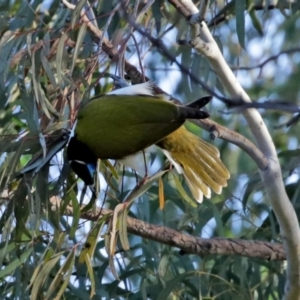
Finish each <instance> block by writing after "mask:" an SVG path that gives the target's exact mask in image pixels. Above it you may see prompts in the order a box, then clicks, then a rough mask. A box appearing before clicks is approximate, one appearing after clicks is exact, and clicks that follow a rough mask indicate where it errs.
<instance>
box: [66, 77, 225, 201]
mask: <svg viewBox="0 0 300 300" xmlns="http://www.w3.org/2000/svg"><path fill="white" fill-rule="evenodd" d="M210 99H211V98H210V97H204V98H201V99H199V100H198V101H195V102H193V103H191V104H189V105H186V106H181V105H176V104H173V103H172V102H169V101H166V100H164V99H162V98H161V97H158V96H154V95H153V92H152V83H151V82H146V83H143V84H137V85H133V86H128V87H125V88H121V89H118V90H115V91H113V92H111V93H108V94H105V95H103V96H100V97H95V98H93V99H91V100H90V101H89V102H88V103H87V104H85V105H84V106H83V107H81V108H80V109H79V112H78V116H77V121H76V124H75V125H74V128H73V136H72V137H71V139H70V141H69V145H68V149H67V155H68V159H69V161H70V164H71V167H72V168H73V170H74V172H75V173H76V174H77V175H78V176H79V177H80V178H81V179H82V180H83V181H84V182H85V183H86V184H87V185H90V186H91V185H93V183H94V173H95V171H96V165H97V159H115V160H122V161H124V159H126V157H129V156H131V155H133V154H136V153H138V152H140V151H142V150H145V149H146V148H147V147H149V146H151V145H153V144H156V145H157V146H158V147H160V148H161V149H162V151H163V153H164V154H165V155H166V156H167V158H168V159H169V160H170V161H171V163H172V164H173V165H174V166H175V168H176V170H177V171H178V173H180V174H183V175H184V178H185V179H186V182H187V184H188V186H189V188H190V191H191V192H192V194H193V196H194V197H195V199H196V200H197V201H198V202H202V200H203V195H204V196H205V197H207V198H210V197H211V189H212V190H213V191H215V192H216V193H218V194H220V193H221V191H222V187H225V186H226V185H227V180H228V179H229V177H230V174H229V172H228V170H227V168H226V167H225V165H224V164H223V163H222V161H221V159H220V154H219V151H218V149H217V148H215V147H214V146H212V145H210V144H208V143H207V142H205V141H203V140H201V139H200V138H199V137H197V136H196V135H194V134H192V133H190V132H189V131H188V130H187V129H186V128H185V127H184V126H183V124H184V122H185V121H186V120H187V119H203V118H207V117H209V114H208V113H207V112H205V111H201V110H200V108H201V107H203V106H204V105H206V104H207V103H208V102H209V101H210Z"/></svg>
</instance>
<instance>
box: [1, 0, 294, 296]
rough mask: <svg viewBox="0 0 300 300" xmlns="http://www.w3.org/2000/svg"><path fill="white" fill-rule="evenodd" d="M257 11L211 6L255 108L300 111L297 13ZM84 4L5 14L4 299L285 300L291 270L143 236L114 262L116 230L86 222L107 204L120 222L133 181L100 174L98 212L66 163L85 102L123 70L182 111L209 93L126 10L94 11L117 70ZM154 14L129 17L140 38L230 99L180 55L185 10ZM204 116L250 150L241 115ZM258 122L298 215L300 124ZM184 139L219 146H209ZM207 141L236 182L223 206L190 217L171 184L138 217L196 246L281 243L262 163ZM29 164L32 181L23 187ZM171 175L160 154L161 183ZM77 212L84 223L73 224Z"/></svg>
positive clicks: (218, 200)
mask: <svg viewBox="0 0 300 300" xmlns="http://www.w3.org/2000/svg"><path fill="white" fill-rule="evenodd" d="M254 2H255V1H236V2H235V1H232V2H227V1H210V6H209V13H208V14H207V20H208V21H210V22H209V25H210V29H211V30H212V32H213V34H214V37H215V39H216V40H217V41H218V43H219V45H220V47H221V49H222V51H223V54H224V56H225V58H226V61H227V62H228V63H229V64H230V66H231V67H232V68H233V69H234V70H235V72H236V75H237V78H238V79H239V80H240V81H241V83H242V84H243V86H244V87H245V88H246V90H247V92H248V93H249V95H250V96H251V98H252V99H253V100H255V101H260V102H262V101H266V100H271V101H272V103H275V104H276V103H278V102H285V103H287V102H288V103H291V104H295V105H297V98H298V96H299V91H300V86H299V63H300V48H299V47H300V45H299V38H298V32H299V26H300V22H299V4H297V3H294V4H290V5H287V2H286V1H278V2H279V4H278V6H279V7H280V9H279V8H277V7H273V6H272V5H269V7H267V6H260V5H259V1H257V2H255V3H254ZM84 5H87V1H79V2H78V4H77V8H76V9H75V10H74V11H72V10H70V9H68V8H67V7H65V6H64V5H63V4H62V3H61V1H56V0H54V1H42V2H41V1H34V0H33V1H29V2H28V1H0V23H1V27H0V30H1V31H0V34H1V36H0V37H1V39H0V133H1V140H0V151H1V160H0V187H1V195H2V196H1V213H0V227H1V244H0V252H1V255H0V264H1V266H2V267H1V270H0V278H1V281H0V295H1V299H17V298H20V299H52V298H53V297H54V296H55V295H56V297H57V298H59V297H60V296H61V297H64V298H65V299H89V298H90V296H91V297H93V299H100V297H103V298H107V299H109V298H111V299H112V298H118V299H167V298H168V297H170V299H171V298H172V299H196V298H199V299H242V298H243V299H280V298H281V296H282V294H283V287H284V280H285V269H284V264H282V263H281V262H274V261H264V260H258V259H255V260H254V259H249V258H246V257H224V256H219V257H218V256H214V257H197V256H195V255H187V254H184V253H182V252H181V251H180V250H179V249H174V248H171V247H169V246H166V245H162V244H159V243H157V242H153V241H151V240H147V239H143V238H141V237H138V236H134V235H129V236H128V239H129V245H130V250H128V251H123V250H122V247H121V245H120V244H118V245H117V249H116V254H115V255H114V256H113V258H112V259H111V260H109V259H108V254H107V252H106V251H105V239H104V238H105V237H106V241H107V234H105V232H106V230H107V225H106V224H105V221H106V219H103V218H101V219H99V220H98V221H95V222H92V221H87V220H83V219H80V215H79V213H80V211H79V204H81V203H86V204H87V203H89V204H90V206H91V207H95V206H97V207H101V206H102V205H103V202H104V200H105V204H104V206H105V207H106V208H109V209H114V208H115V207H116V206H117V205H118V204H120V203H121V202H122V201H123V200H124V199H125V198H126V197H128V195H130V192H131V190H132V189H133V188H134V187H135V185H136V181H137V179H136V175H135V174H134V173H133V172H131V170H125V172H123V170H122V168H119V167H118V166H117V170H118V174H119V177H118V179H116V178H115V177H111V176H110V172H109V171H110V170H109V168H108V167H107V165H102V164H101V165H100V168H101V171H103V172H102V174H103V176H104V178H106V179H107V181H108V182H109V185H108V187H106V185H105V183H104V180H103V179H101V180H100V187H99V188H100V190H101V192H100V197H99V199H98V200H97V201H95V202H94V203H91V202H90V198H91V195H90V193H89V191H88V190H86V189H85V188H83V184H82V182H80V181H77V179H76V178H75V176H74V174H73V173H72V172H71V171H70V168H69V166H68V163H67V161H66V160H65V159H64V150H61V151H59V150H60V149H61V148H62V147H63V145H64V143H65V138H66V136H65V135H63V134H64V132H63V131H62V130H64V129H69V128H70V127H71V124H72V123H73V121H74V118H75V116H76V110H77V108H78V106H79V104H80V102H81V101H86V100H87V99H88V98H89V97H90V96H92V95H97V94H101V93H104V92H105V91H108V90H109V89H110V88H111V87H112V81H111V79H109V78H108V77H105V76H104V73H105V72H106V71H109V72H111V73H113V74H117V75H120V74H121V75H122V70H123V67H124V65H123V62H124V60H123V59H126V60H127V61H129V62H130V63H131V64H132V65H135V66H137V67H138V69H139V70H140V71H142V72H143V73H144V74H145V75H146V76H147V77H149V78H151V80H153V81H154V82H155V83H157V85H158V86H159V87H160V88H161V89H162V90H163V91H165V92H167V93H170V94H172V95H173V96H174V97H176V98H178V99H180V100H181V101H182V102H189V101H193V100H196V99H198V98H200V97H201V96H202V95H204V94H205V92H204V91H203V90H202V89H201V87H200V86H199V85H198V84H196V83H194V82H193V81H191V79H190V78H189V76H187V75H184V74H181V72H180V70H179V69H178V68H177V67H176V66H175V64H173V63H172V62H171V61H170V59H168V58H166V57H165V56H163V55H162V54H161V52H160V51H159V49H157V48H156V47H154V46H152V44H151V43H150V42H149V41H148V39H147V38H146V37H145V36H141V35H140V34H138V33H136V32H135V31H134V30H133V28H131V26H129V24H128V22H127V21H126V19H125V18H124V17H123V16H122V13H121V6H120V2H119V1H94V2H92V4H91V5H90V6H89V10H88V11H87V15H88V16H93V14H94V15H95V19H93V23H94V24H95V25H97V26H98V27H99V28H100V29H101V30H103V31H104V32H105V37H106V38H108V39H109V40H111V41H112V44H113V45H114V47H115V49H118V51H119V60H117V59H111V58H110V57H108V56H107V54H105V52H104V51H103V48H102V47H100V45H101V41H100V42H99V41H95V37H94V36H93V34H92V33H91V32H90V31H89V29H88V28H87V26H86V25H85V24H83V23H82V22H81V18H80V14H79V12H80V9H81V8H82V7H83V6H84ZM146 5H147V3H145V2H144V1H140V3H139V2H138V1H137V2H135V1H129V3H128V6H127V12H128V13H129V14H132V15H136V14H137V17H136V22H137V23H138V24H139V25H140V26H141V28H143V29H145V30H147V32H148V33H150V34H151V35H152V36H154V37H157V38H160V39H161V40H162V41H163V42H164V44H165V46H166V47H167V49H168V51H169V52H170V53H171V54H172V56H173V57H174V58H176V59H177V60H179V61H180V62H181V64H182V65H183V66H185V67H187V68H189V70H190V72H191V73H193V74H195V75H196V76H197V77H199V78H201V79H202V80H203V81H205V82H206V83H207V84H208V85H209V86H210V87H211V88H212V89H215V90H217V91H219V92H220V93H221V94H224V95H225V96H226V94H225V91H223V89H222V87H221V85H220V83H219V82H218V80H217V78H216V76H215V75H214V73H213V72H211V69H210V67H209V65H208V63H207V62H206V60H205V59H204V58H203V57H201V56H199V55H198V54H196V53H195V52H194V51H193V50H192V49H190V48H187V47H184V46H179V45H178V44H177V42H176V41H177V40H179V39H182V38H184V37H185V36H186V34H187V30H188V25H187V23H186V21H185V20H184V19H183V18H182V17H181V16H180V15H179V13H178V12H177V11H176V9H175V8H174V7H173V6H172V5H171V4H170V3H169V2H168V1H162V0H160V1H154V2H151V3H150V2H148V7H147V6H146ZM280 5H281V6H280ZM145 7H146V8H147V9H144V8H145ZM245 7H246V9H245ZM269 58H270V59H269ZM266 59H269V60H268V61H266ZM274 107H275V108H276V106H274ZM208 109H209V111H210V112H211V115H212V119H213V120H214V121H216V122H218V123H219V124H222V125H224V126H226V127H228V128H230V129H232V130H235V131H237V132H239V133H241V134H242V135H244V136H246V137H247V138H250V139H251V136H250V134H249V131H248V128H247V126H246V123H245V121H244V120H243V118H242V117H241V116H240V114H239V112H236V111H231V110H229V111H228V110H227V108H226V106H224V105H223V104H222V103H221V102H220V101H218V100H217V99H214V101H213V103H212V104H210V105H209V107H208ZM261 113H262V115H263V117H264V120H265V122H266V124H267V126H268V128H269V130H270V131H271V135H272V137H273V139H274V142H275V145H276V147H277V151H278V153H279V156H280V159H281V162H282V170H283V175H284V178H285V180H286V189H287V192H288V194H289V197H290V199H291V201H292V203H293V204H294V206H295V209H296V211H297V213H299V204H298V203H297V199H298V195H299V186H300V185H299V176H298V165H299V149H298V137H297V136H298V134H297V133H298V132H297V127H298V125H297V124H295V125H294V126H292V127H289V128H287V127H286V126H285V124H286V122H288V121H289V120H290V118H291V114H290V113H289V114H287V113H285V112H283V111H281V110H276V109H275V110H261ZM188 126H189V129H190V130H191V131H193V132H194V133H196V134H198V135H200V136H202V137H203V138H205V139H206V140H209V135H208V133H206V132H202V131H201V130H200V129H199V128H198V127H197V126H195V125H192V124H189V125H188ZM210 142H211V143H214V144H215V145H216V146H217V147H218V148H219V149H220V152H221V156H222V158H223V161H224V162H225V164H226V165H227V166H228V168H229V169H230V172H231V174H232V178H231V179H230V181H229V186H228V187H227V188H226V189H224V191H223V193H222V195H220V196H218V195H213V197H212V199H211V200H209V201H208V200H205V201H204V202H203V204H201V205H191V203H190V202H188V201H187V200H188V199H189V196H186V195H184V194H183V193H182V192H181V193H180V186H179V185H181V184H182V185H183V186H184V182H181V183H178V182H177V183H176V179H174V176H173V174H172V172H171V173H168V174H165V175H163V176H162V179H163V186H164V200H165V208H164V210H160V209H159V199H158V195H159V188H158V186H159V185H158V182H157V181H154V183H153V184H152V185H151V186H149V189H148V190H147V191H145V190H142V192H143V193H142V195H141V196H139V197H138V198H137V199H135V201H134V203H133V205H132V206H131V208H130V212H129V214H130V215H131V216H133V217H136V218H138V219H141V220H144V221H146V222H149V223H154V224H160V225H163V226H167V227H171V228H174V229H176V230H180V231H185V232H187V233H189V234H191V235H195V236H199V237H228V238H233V237H235V238H244V239H256V240H268V241H280V240H281V237H280V235H279V230H278V224H277V222H276V219H275V217H274V215H273V213H272V210H271V207H270V205H269V203H268V202H267V201H266V199H265V195H264V190H263V187H262V184H261V181H260V177H259V176H258V172H257V167H256V165H255V163H254V162H253V161H252V160H251V158H250V157H249V156H248V155H247V154H245V153H244V152H243V151H242V150H241V149H239V148H237V147H236V146H234V145H231V144H228V143H227V142H224V141H221V140H216V141H210ZM50 150H51V151H53V152H51V151H50ZM49 151H50V154H49ZM53 153H57V154H56V155H54V156H53V158H52V159H51V161H50V162H47V159H45V158H49V157H50V156H51V154H53ZM28 162H29V166H31V168H30V169H28V170H26V171H28V172H27V174H26V175H25V176H23V177H18V175H19V172H20V170H22V168H23V167H24V166H25V165H26V164H27V163H28ZM163 165H164V159H163V157H162V155H161V154H160V153H158V154H157V155H155V157H154V158H153V162H152V166H151V168H150V170H151V172H152V174H153V173H154V172H155V171H157V170H158V169H159V168H160V167H162V166H163ZM53 197H58V198H59V199H60V200H61V201H62V202H61V207H60V208H58V209H53V207H52V204H51V203H50V202H49V199H53ZM70 202H71V203H72V206H73V209H74V217H67V216H65V215H64V208H65V207H66V206H67V204H68V203H70ZM120 222H121V221H120ZM86 241H88V244H87V243H86ZM87 245H89V247H90V248H89V247H88V249H87ZM93 250H94V252H93ZM87 254H88V255H87ZM92 254H93V255H92ZM114 268H115V273H116V274H117V276H118V278H116V277H115V276H114V275H113V273H114V272H113V269H114ZM116 274H115V275H116Z"/></svg>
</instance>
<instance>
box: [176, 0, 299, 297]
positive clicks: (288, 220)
mask: <svg viewBox="0 0 300 300" xmlns="http://www.w3.org/2000/svg"><path fill="white" fill-rule="evenodd" d="M178 1H179V2H180V3H181V4H182V5H183V6H185V10H187V11H188V12H189V14H191V15H193V14H194V15H196V16H197V15H199V12H198V9H197V7H196V6H195V5H194V4H193V2H192V1H188V0H184V1H181V0H178ZM191 19H194V18H191ZM199 21H201V20H199ZM191 28H192V29H193V32H194V38H193V40H191V42H190V45H191V46H192V47H193V48H194V49H195V50H196V51H198V52H199V53H200V54H202V55H204V56H205V57H206V58H207V60H208V62H209V64H210V65H211V67H212V69H213V71H214V72H215V74H216V75H217V76H218V78H219V80H220V82H221V83H222V84H223V86H224V87H225V89H226V90H227V91H228V93H229V94H230V96H231V98H232V99H235V100H237V101H240V100H242V101H244V102H245V103H251V99H250V98H249V96H248V95H247V93H246V92H245V91H244V89H243V88H242V86H241V85H240V83H239V82H238V81H237V79H236V77H235V75H234V74H233V72H232V70H231V69H230V68H229V66H228V64H227V63H226V61H225V59H224V57H223V55H222V53H221V51H220V49H219V47H218V45H217V43H216V42H215V40H214V38H213V36H212V35H211V33H210V31H209V30H208V27H207V25H206V24H205V23H204V22H202V23H201V25H200V24H198V28H196V29H195V24H191ZM243 115H244V117H245V119H246V120H247V122H248V125H249V129H250V130H251V132H252V134H253V136H254V137H255V139H256V141H257V144H258V146H259V148H260V150H261V151H262V152H263V153H264V155H265V156H266V157H268V160H269V164H268V168H267V169H265V170H260V175H261V178H262V181H263V183H264V186H265V190H266V193H267V196H268V198H269V201H270V202H271V204H272V207H273V209H274V212H275V215H276V217H277V219H278V222H279V225H280V230H281V233H282V236H283V237H284V246H285V250H286V253H287V260H288V267H287V282H286V287H285V292H286V295H285V296H286V299H298V298H299V294H300V281H299V278H300V255H299V253H300V230H299V224H298V219H297V216H296V213H295V210H294V208H293V206H292V204H291V201H290V200H289V198H288V196H287V193H286V191H285V186H284V183H283V180H282V172H281V167H280V164H279V160H278V157H277V153H276V148H275V146H274V143H273V140H272V137H271V136H270V133H269V131H268V129H267V127H266V125H265V123H264V121H263V119H262V117H261V115H260V114H259V112H258V111H257V110H256V109H254V108H251V109H247V110H245V111H243Z"/></svg>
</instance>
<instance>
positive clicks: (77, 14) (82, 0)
mask: <svg viewBox="0 0 300 300" xmlns="http://www.w3.org/2000/svg"><path fill="white" fill-rule="evenodd" d="M86 2H87V0H80V1H79V2H78V3H77V5H76V7H75V9H74V10H73V12H72V19H71V27H72V29H74V27H75V24H76V23H77V21H78V19H79V17H80V13H81V10H82V8H83V7H84V5H85V4H86Z"/></svg>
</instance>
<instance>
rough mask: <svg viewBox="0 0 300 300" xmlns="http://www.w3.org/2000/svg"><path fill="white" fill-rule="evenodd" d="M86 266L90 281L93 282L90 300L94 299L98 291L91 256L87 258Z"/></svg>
mask: <svg viewBox="0 0 300 300" xmlns="http://www.w3.org/2000/svg"><path fill="white" fill-rule="evenodd" d="M85 264H86V266H87V269H88V274H89V278H90V281H91V294H90V298H93V296H94V295H95V290H96V282H95V276H94V271H93V266H92V262H91V259H90V256H89V255H86V256H85Z"/></svg>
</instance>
